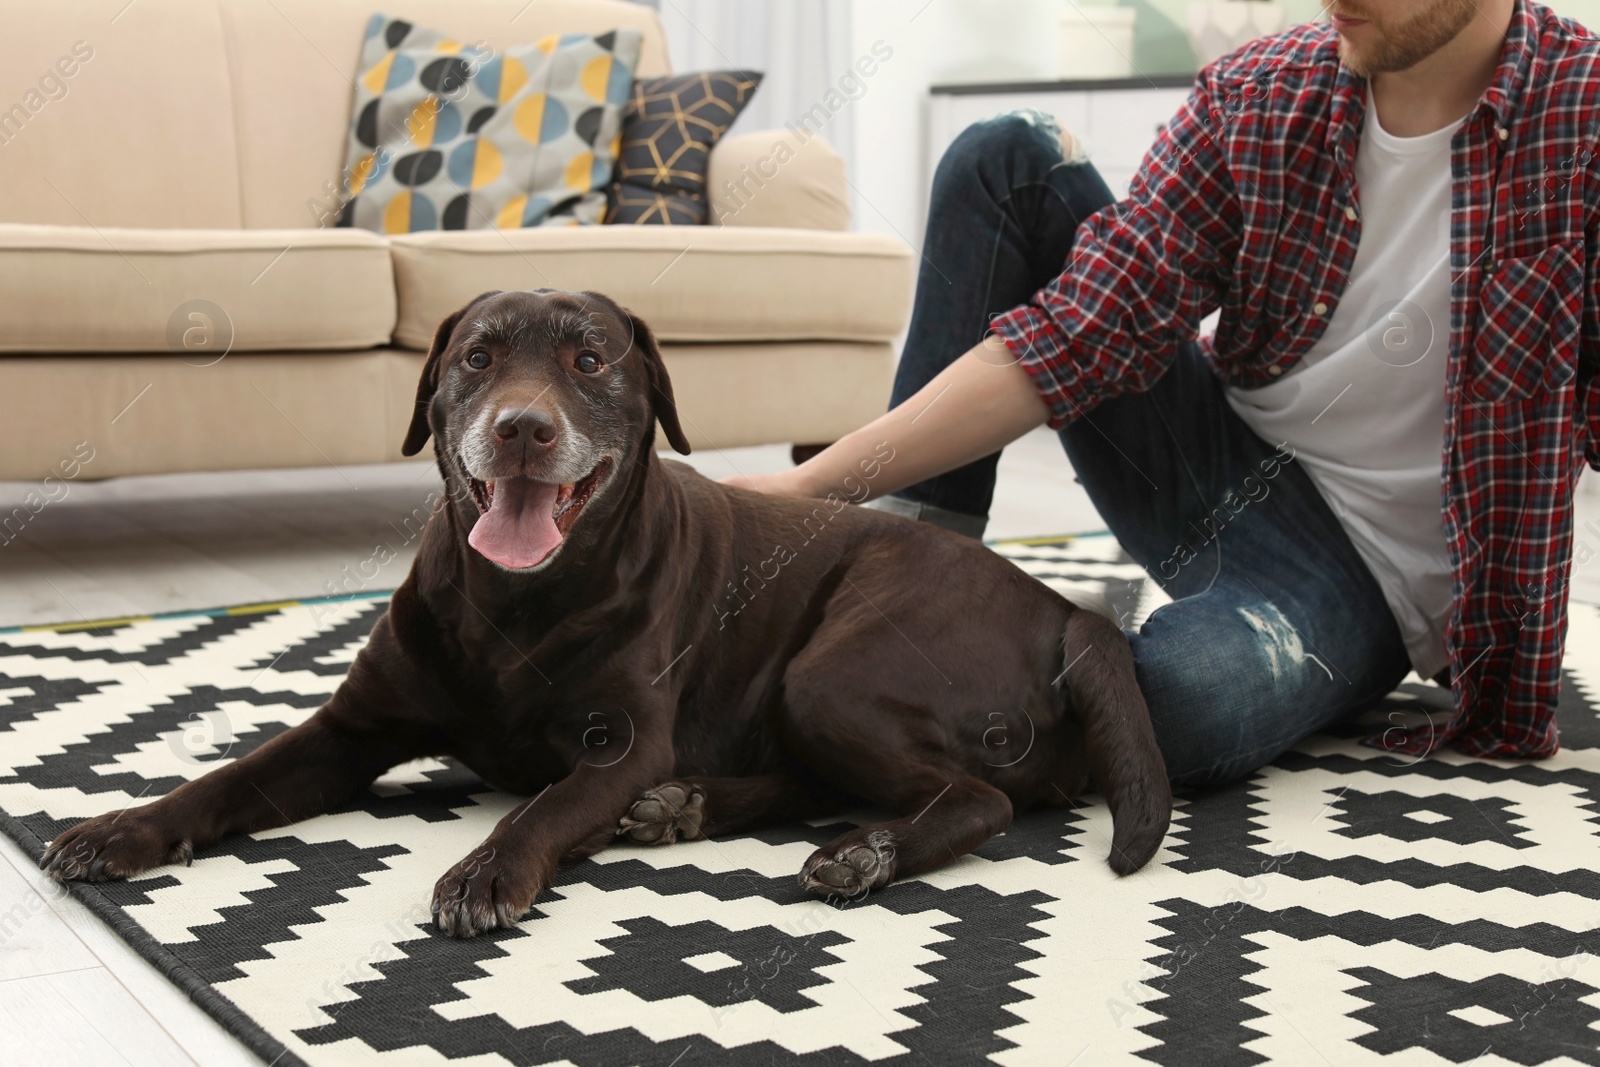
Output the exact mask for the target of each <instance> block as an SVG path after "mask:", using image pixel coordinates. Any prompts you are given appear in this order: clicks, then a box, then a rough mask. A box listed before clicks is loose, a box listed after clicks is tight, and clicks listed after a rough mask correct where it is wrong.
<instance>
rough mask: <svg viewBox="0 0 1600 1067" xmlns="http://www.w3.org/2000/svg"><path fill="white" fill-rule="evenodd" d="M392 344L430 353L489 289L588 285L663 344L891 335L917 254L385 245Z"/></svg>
mask: <svg viewBox="0 0 1600 1067" xmlns="http://www.w3.org/2000/svg"><path fill="white" fill-rule="evenodd" d="M391 244H392V250H393V254H394V272H395V286H396V289H397V290H398V293H399V301H400V321H399V325H398V326H397V327H396V329H395V342H396V343H397V344H401V345H405V346H406V347H408V348H422V349H425V348H427V347H428V345H429V343H430V342H431V341H432V340H433V332H434V328H435V327H437V326H438V325H439V321H440V320H441V319H443V318H444V317H445V316H446V315H448V314H450V313H451V312H453V311H455V310H457V309H458V308H460V307H461V306H462V305H463V304H465V303H467V301H469V300H471V299H472V298H473V297H475V296H477V295H478V294H479V293H482V292H484V291H486V290H489V289H542V288H552V289H567V290H583V289H593V290H598V291H600V292H603V293H605V294H606V295H607V296H610V297H612V298H613V299H615V300H616V301H617V302H619V303H621V304H623V305H624V306H626V307H628V308H630V309H631V310H632V311H634V312H635V313H636V314H638V315H641V316H642V317H643V318H644V319H645V321H646V322H648V323H649V324H650V326H651V328H652V329H653V330H655V332H656V334H657V336H659V337H660V338H662V339H663V340H666V341H786V340H814V341H820V340H840V341H871V340H889V339H892V338H893V337H895V336H896V335H897V334H898V333H899V332H900V330H901V328H902V327H904V325H905V322H906V318H907V316H908V314H909V311H910V307H911V286H912V275H913V263H914V260H913V256H912V253H911V250H910V249H908V248H907V247H906V246H905V245H904V244H903V243H901V242H900V241H899V240H897V239H895V238H893V237H888V236H884V235H882V234H868V233H829V232H825V231H820V230H786V229H753V228H740V229H733V228H728V227H720V226H696V227H692V228H690V227H679V226H599V227H591V228H581V229H566V230H560V229H527V230H487V231H466V232H460V233H456V232H434V233H416V234H406V235H401V236H397V237H394V238H391Z"/></svg>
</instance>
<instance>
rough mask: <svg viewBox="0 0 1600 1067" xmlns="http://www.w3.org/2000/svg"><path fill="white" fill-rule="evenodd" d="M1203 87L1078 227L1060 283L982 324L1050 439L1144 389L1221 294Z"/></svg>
mask: <svg viewBox="0 0 1600 1067" xmlns="http://www.w3.org/2000/svg"><path fill="white" fill-rule="evenodd" d="M1206 81H1207V72H1205V71H1202V72H1201V74H1200V76H1199V77H1198V78H1197V79H1196V82H1195V88H1194V90H1193V91H1192V92H1191V93H1190V95H1189V99H1188V100H1186V101H1185V102H1184V105H1183V107H1182V108H1181V109H1180V110H1179V112H1178V114H1177V116H1176V117H1175V118H1174V119H1173V120H1172V121H1171V122H1170V123H1168V125H1167V127H1166V128H1165V129H1164V130H1163V131H1162V133H1161V135H1160V136H1159V137H1158V138H1157V140H1156V143H1155V145H1154V146H1153V147H1152V148H1151V149H1150V152H1149V153H1148V154H1147V155H1146V156H1145V158H1144V162H1143V164H1142V165H1141V166H1140V168H1139V173H1138V174H1137V175H1136V176H1135V177H1134V180H1133V184H1132V187H1131V189H1130V191H1129V195H1128V198H1127V199H1126V200H1122V201H1119V202H1118V203H1116V204H1112V205H1109V206H1107V207H1105V208H1103V209H1101V210H1100V211H1099V212H1097V213H1095V214H1094V215H1091V216H1090V217H1089V218H1088V219H1086V220H1084V222H1083V223H1082V224H1081V225H1080V226H1079V228H1078V234H1077V238H1076V241H1075V242H1074V245H1073V250H1072V256H1071V258H1070V259H1069V260H1068V262H1067V266H1066V269H1065V270H1064V271H1063V272H1062V273H1061V275H1060V276H1059V277H1057V278H1056V279H1055V280H1054V281H1052V282H1051V283H1050V284H1049V285H1047V286H1045V287H1044V288H1043V289H1041V290H1039V292H1037V293H1035V294H1034V296H1033V298H1032V299H1031V300H1029V301H1028V303H1026V304H1023V305H1022V306H1021V307H1018V308H1015V309H1013V310H1012V311H1009V312H1007V313H1006V314H1004V315H1002V316H999V317H998V318H996V319H995V320H994V322H993V324H992V326H991V328H992V330H993V331H994V332H996V333H997V334H998V335H999V336H1000V338H1001V339H1002V340H1003V341H1004V342H1005V343H1006V346H1007V347H1008V348H1010V350H1011V352H1012V354H1013V355H1014V356H1015V357H1016V358H1017V360H1018V362H1019V363H1020V364H1021V365H1022V367H1023V369H1025V370H1026V371H1027V372H1028V375H1029V376H1030V378H1031V379H1032V380H1033V383H1034V385H1035V386H1036V387H1037V388H1038V390H1039V393H1040V395H1041V396H1042V397H1043V398H1044V401H1045V403H1046V404H1047V405H1048V407H1049V409H1050V416H1049V424H1050V427H1051V428H1052V429H1058V428H1060V427H1061V426H1063V425H1065V424H1066V423H1067V422H1070V421H1071V420H1072V419H1074V418H1076V417H1077V416H1078V415H1081V414H1083V413H1084V412H1086V411H1088V410H1090V409H1091V408H1093V407H1094V406H1095V405H1096V404H1098V403H1099V402H1100V401H1102V400H1106V399H1109V398H1111V397H1113V396H1116V395H1117V394H1119V393H1124V392H1133V393H1137V392H1142V391H1143V390H1145V389H1148V388H1149V387H1150V386H1151V385H1153V384H1154V383H1155V382H1156V380H1157V379H1158V378H1160V376H1161V373H1162V372H1163V371H1164V370H1165V369H1166V367H1167V365H1168V364H1169V363H1170V362H1171V360H1172V358H1173V356H1174V355H1175V354H1176V352H1177V350H1178V346H1179V345H1180V344H1182V343H1183V342H1185V341H1190V340H1193V339H1194V338H1195V336H1196V334H1197V333H1198V331H1199V325H1200V320H1201V319H1203V318H1205V317H1206V316H1207V315H1208V314H1210V313H1211V312H1212V311H1213V310H1215V309H1216V308H1217V307H1218V306H1219V305H1220V303H1221V301H1222V295H1223V294H1224V293H1225V292H1226V289H1227V286H1228V284H1229V282H1230V279H1231V278H1232V275H1233V266H1234V262H1235V260H1236V259H1237V257H1238V253H1239V243H1240V238H1239V234H1240V231H1241V229H1242V224H1241V213H1240V210H1239V205H1238V200H1237V197H1236V196H1235V193H1234V186H1233V179H1232V176H1231V175H1230V173H1229V171H1228V167H1227V165H1226V163H1225V161H1224V155H1223V151H1222V146H1221V144H1220V143H1219V138H1218V135H1216V134H1214V133H1213V131H1212V129H1211V128H1210V124H1211V121H1212V116H1213V115H1217V116H1220V115H1221V114H1222V112H1221V111H1219V110H1215V109H1213V107H1212V106H1211V103H1210V101H1211V98H1212V94H1211V93H1210V91H1209V90H1208V87H1207V84H1206Z"/></svg>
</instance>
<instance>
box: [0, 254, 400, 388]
mask: <svg viewBox="0 0 1600 1067" xmlns="http://www.w3.org/2000/svg"><path fill="white" fill-rule="evenodd" d="M0 292H3V293H5V294H6V295H5V300H6V305H7V313H6V329H5V330H4V331H0V351H4V352H40V353H42V352H66V353H73V352H78V353H84V352H178V353H183V354H184V355H185V357H186V358H188V359H191V360H192V361H193V362H196V363H203V362H205V361H208V360H210V359H213V358H217V357H220V356H221V355H223V354H225V353H226V352H228V351H233V352H259V351H275V352H276V351H283V350H286V349H324V350H325V349H340V348H345V349H348V348H370V347H372V346H374V345H380V344H385V343H387V341H388V339H389V334H390V332H391V331H392V330H393V328H394V320H395V298H394V278H393V273H392V271H391V269H390V265H389V250H388V247H387V245H386V244H385V243H384V240H383V238H381V237H378V236H377V235H375V234H370V233H366V232H365V231H360V230H134V229H109V228H108V229H93V228H90V227H87V226H28V225H16V224H0Z"/></svg>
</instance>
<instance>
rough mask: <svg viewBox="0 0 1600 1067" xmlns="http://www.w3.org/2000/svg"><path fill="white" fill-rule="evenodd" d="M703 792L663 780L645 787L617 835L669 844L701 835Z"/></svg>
mask: <svg viewBox="0 0 1600 1067" xmlns="http://www.w3.org/2000/svg"><path fill="white" fill-rule="evenodd" d="M705 817H706V794H705V791H704V790H702V789H701V788H700V787H699V786H697V785H682V784H680V783H678V782H666V783H664V784H662V785H658V786H656V787H655V788H654V789H650V790H647V791H646V792H645V794H644V796H642V797H640V798H639V799H638V800H636V801H634V804H633V807H631V808H629V809H628V814H626V815H624V816H623V817H622V821H621V823H620V825H618V827H617V834H618V836H621V837H626V838H628V840H630V841H637V842H638V843H639V844H641V845H670V844H672V843H673V842H674V841H693V840H695V839H696V838H698V837H701V836H702V835H701V833H700V827H701V826H702V825H704V824H705Z"/></svg>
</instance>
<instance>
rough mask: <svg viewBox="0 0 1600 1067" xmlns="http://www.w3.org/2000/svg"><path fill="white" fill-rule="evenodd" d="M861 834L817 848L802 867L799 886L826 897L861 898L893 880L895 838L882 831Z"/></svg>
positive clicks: (850, 835) (847, 836) (852, 834)
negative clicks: (862, 895)
mask: <svg viewBox="0 0 1600 1067" xmlns="http://www.w3.org/2000/svg"><path fill="white" fill-rule="evenodd" d="M858 834H860V831H855V832H854V833H850V834H846V835H845V837H844V838H842V839H840V840H838V841H835V842H833V843H832V844H830V845H828V846H826V847H824V848H821V849H818V850H817V851H816V852H815V853H814V854H813V855H812V857H811V858H810V859H808V860H806V864H805V866H804V867H801V868H800V885H801V887H802V888H804V889H805V890H806V891H807V892H810V893H815V894H817V895H818V896H823V897H858V896H860V895H861V894H863V893H865V892H867V891H868V890H871V889H877V888H878V887H879V886H883V885H888V884H889V882H890V881H891V880H893V878H894V871H895V854H894V838H892V837H891V836H889V834H888V833H886V832H884V831H882V830H873V831H870V832H868V833H867V834H866V835H865V836H861V837H857V835H858Z"/></svg>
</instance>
